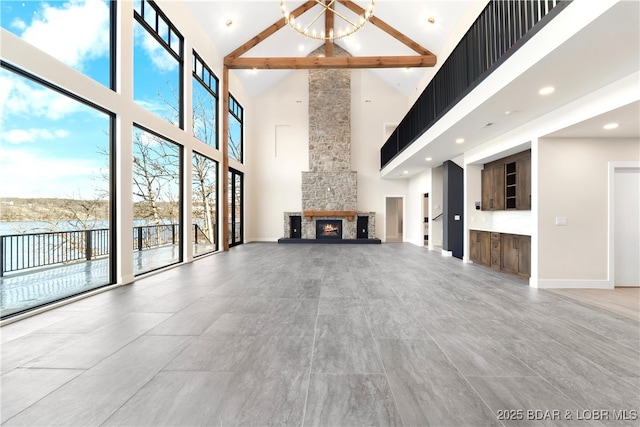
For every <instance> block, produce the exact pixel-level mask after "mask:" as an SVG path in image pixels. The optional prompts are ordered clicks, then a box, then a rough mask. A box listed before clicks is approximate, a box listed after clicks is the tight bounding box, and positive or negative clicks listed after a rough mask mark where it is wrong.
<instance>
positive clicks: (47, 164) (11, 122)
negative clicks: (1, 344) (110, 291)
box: [0, 62, 114, 317]
mask: <svg viewBox="0 0 640 427" xmlns="http://www.w3.org/2000/svg"><path fill="white" fill-rule="evenodd" d="M0 87H2V89H3V90H2V93H1V96H2V98H1V99H0V102H1V104H2V110H1V111H2V115H1V118H0V126H1V127H2V132H1V133H0V203H1V207H0V234H1V235H2V236H1V237H0V304H1V314H2V317H6V316H9V315H12V314H15V313H19V312H22V311H25V310H27V309H30V308H33V307H37V306H40V305H43V304H47V303H50V302H52V301H56V300H60V299H63V298H65V297H69V296H72V295H76V294H79V293H82V292H85V291H88V290H92V289H95V288H97V287H101V286H104V285H107V284H110V283H112V281H113V274H112V271H113V270H112V262H111V260H112V259H113V258H112V257H113V253H112V251H111V247H112V237H113V232H114V229H113V227H112V225H111V211H112V205H111V202H110V200H111V180H112V174H111V170H112V168H111V163H112V159H111V152H112V123H113V116H112V115H111V114H110V113H109V112H107V111H104V110H102V109H99V108H97V107H96V106H94V105H91V104H90V103H88V102H86V101H85V100H82V99H79V98H77V97H75V96H72V95H71V94H68V93H67V92H65V91H62V90H61V89H59V88H56V87H54V86H53V85H50V84H47V83H46V82H44V81H41V80H39V79H38V78H36V77H34V76H31V75H29V74H27V73H26V72H23V71H21V70H18V69H16V68H15V67H13V66H11V65H9V64H7V63H4V62H3V63H2V68H0Z"/></svg>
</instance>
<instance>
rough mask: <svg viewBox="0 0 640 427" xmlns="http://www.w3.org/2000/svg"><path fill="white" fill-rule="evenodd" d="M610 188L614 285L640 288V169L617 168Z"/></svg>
mask: <svg viewBox="0 0 640 427" xmlns="http://www.w3.org/2000/svg"><path fill="white" fill-rule="evenodd" d="M613 188H614V195H613V202H614V205H613V230H614V233H613V234H614V235H613V241H614V251H613V255H614V276H613V278H614V285H615V286H640V266H639V265H638V264H639V260H640V220H639V218H640V203H639V199H640V168H616V169H615V173H614V187H613Z"/></svg>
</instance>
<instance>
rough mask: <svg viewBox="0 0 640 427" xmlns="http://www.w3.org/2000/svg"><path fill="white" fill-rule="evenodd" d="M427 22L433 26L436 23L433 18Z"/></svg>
mask: <svg viewBox="0 0 640 427" xmlns="http://www.w3.org/2000/svg"><path fill="white" fill-rule="evenodd" d="M427 22H428V23H429V24H435V23H436V20H435V19H434V18H433V17H429V19H427Z"/></svg>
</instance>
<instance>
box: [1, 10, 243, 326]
mask: <svg viewBox="0 0 640 427" xmlns="http://www.w3.org/2000/svg"><path fill="white" fill-rule="evenodd" d="M165 4H166V3H165V2H157V3H156V2H153V1H149V0H134V1H131V2H116V1H115V0H49V1H3V2H0V12H1V13H0V22H1V24H2V28H3V34H2V36H3V38H4V39H3V47H4V46H9V47H10V48H11V49H7V50H6V51H4V52H5V53H4V54H3V52H2V51H0V56H2V69H1V70H0V71H1V72H0V105H1V106H2V108H1V109H0V114H1V121H0V125H1V128H2V132H1V133H0V143H1V144H0V181H2V182H0V201H1V203H2V205H1V206H0V232H1V234H4V235H7V234H15V235H19V236H20V237H19V239H22V240H18V243H15V242H9V241H8V240H7V238H6V236H5V237H2V245H0V248H2V250H1V252H2V253H0V259H1V260H2V270H1V274H0V280H1V281H2V283H1V285H2V286H0V289H1V290H2V295H1V298H2V299H1V303H2V304H1V305H2V316H3V318H4V317H5V316H11V315H13V314H16V313H19V312H23V311H25V310H30V309H32V308H34V307H36V306H40V305H43V304H49V303H51V302H52V301H57V300H60V299H63V298H67V297H68V296H71V295H77V294H79V293H82V292H84V291H87V290H93V289H95V288H97V287H100V286H104V285H108V284H113V283H127V281H130V280H132V279H131V277H132V274H133V275H136V276H137V275H140V274H144V273H147V272H149V271H152V270H156V269H159V268H163V267H165V266H168V265H173V264H176V263H180V262H182V261H183V254H184V250H183V249H184V246H182V245H185V244H186V245H193V248H194V250H193V253H194V255H195V256H199V255H203V254H207V253H211V252H213V251H216V250H218V249H219V246H220V242H219V238H220V236H219V234H221V231H222V230H224V227H227V224H221V221H220V217H221V212H220V210H221V209H222V207H223V200H222V198H221V197H220V196H219V194H221V191H222V187H221V181H222V179H221V177H222V176H224V175H222V173H223V172H222V171H221V168H220V165H221V164H222V153H221V152H220V144H222V143H228V144H231V154H230V158H231V159H232V161H235V162H242V160H243V158H242V157H243V155H242V151H243V149H242V144H243V137H242V135H243V130H242V126H243V123H242V120H243V109H242V107H241V106H240V105H239V104H238V103H237V102H236V100H235V99H233V100H232V101H231V113H230V115H231V117H232V119H231V125H230V126H231V130H230V138H229V141H224V142H222V141H220V136H219V132H218V129H217V128H218V126H219V120H218V117H217V114H218V109H219V104H218V102H219V100H218V89H219V81H218V79H217V77H216V76H215V75H214V73H213V71H212V69H211V68H210V67H208V66H207V64H206V63H205V61H204V60H203V58H208V56H207V55H205V54H204V53H205V52H206V51H207V49H208V47H209V40H201V39H199V37H200V35H199V33H198V34H196V35H195V36H194V34H193V32H191V33H189V34H190V35H191V36H193V38H192V39H191V40H190V41H189V43H188V45H189V46H194V47H196V46H201V48H202V50H203V52H202V53H203V55H202V56H200V55H198V54H197V53H196V52H195V50H194V51H193V56H192V57H188V55H189V54H190V53H191V52H187V53H186V54H185V51H184V46H185V42H184V38H183V35H182V34H181V33H180V32H179V31H178V29H177V28H176V27H175V26H174V25H173V24H172V22H171V20H170V19H169V18H170V17H169V16H167V15H165V14H164V13H163V11H162V7H163V5H165ZM167 9H169V7H168V8H167ZM124 11H128V13H127V14H126V16H127V17H126V18H125V19H132V20H133V37H127V39H126V40H121V39H117V40H116V36H115V34H116V32H115V31H114V30H115V28H117V25H116V20H117V19H118V18H119V17H121V16H125V15H124V14H123V13H122V12H124ZM5 30H6V31H5ZM187 30H188V28H187ZM7 31H8V32H10V33H11V34H9V33H8V32H7ZM189 34H187V36H188V35H189ZM19 39H22V40H19ZM25 42H28V43H31V44H32V45H34V46H35V47H36V48H38V49H40V50H41V51H42V52H41V53H38V52H35V50H34V49H32V48H31V47H29V49H20V48H21V47H23V46H24V43H25ZM121 46H122V47H124V48H125V49H124V50H125V51H129V48H130V47H131V48H132V51H131V52H132V56H133V57H132V58H131V59H132V61H131V62H130V61H126V60H125V61H122V62H119V63H118V64H117V66H118V67H120V68H118V69H116V62H115V58H116V57H117V55H116V49H118V48H119V47H121ZM16 47H17V48H18V49H16ZM21 52H26V53H25V54H21ZM27 53H28V56H27ZM185 58H186V59H185ZM192 60H193V61H192ZM185 61H186V64H189V63H192V64H193V69H192V80H191V83H192V85H191V87H192V93H191V95H192V97H191V100H192V101H191V102H190V103H191V106H190V107H191V109H192V110H191V111H190V112H187V111H185V108H187V109H188V108H189V105H188V104H186V105H185V95H184V87H183V86H186V85H185V84H184V82H185V81H187V82H188V80H185V76H184V66H185ZM129 66H131V67H129ZM79 73H82V74H84V76H83V75H80V74H79ZM85 76H86V77H88V78H85ZM116 76H117V77H118V79H119V80H120V81H121V83H122V84H121V85H118V86H117V87H118V88H119V89H121V90H118V91H117V92H116V93H114V91H115V89H116V81H115V78H116ZM130 88H132V89H133V91H132V92H131V91H129V89H130ZM136 104H137V105H136ZM138 106H141V107H143V108H144V109H146V110H147V111H150V112H151V113H153V115H152V114H148V113H147V112H146V111H142V109H141V108H138ZM188 113H191V114H192V115H191V117H189V114H188ZM158 117H160V119H158ZM188 117H189V118H190V119H193V120H192V121H191V120H190V121H189V123H190V125H189V127H190V128H191V129H186V127H185V124H186V122H185V121H184V120H185V119H186V118H188ZM165 121H166V122H169V123H171V124H172V125H174V126H175V127H173V126H168V125H167V123H166V122H165ZM131 129H133V130H131ZM180 129H184V130H185V131H186V132H187V133H188V134H185V133H184V132H183V131H181V130H180ZM191 136H193V137H194V138H192V137H191ZM185 156H189V157H187V158H186V159H185V158H184V157H185ZM190 163H191V168H192V169H191V172H192V178H193V179H192V182H191V190H192V195H193V197H192V198H190V199H187V200H185V198H184V197H183V196H184V195H183V191H185V188H184V186H185V185H189V183H188V182H187V183H185V182H184V177H185V173H184V170H183V169H185V168H188V167H189V164H190ZM236 167H237V166H236ZM239 169H242V167H239ZM187 170H188V169H187ZM120 173H123V176H124V177H125V178H124V180H123V179H119V176H118V175H117V174H120ZM225 173H226V172H225ZM231 182H232V187H233V189H232V191H231V193H230V194H233V197H232V200H231V205H232V208H231V210H232V214H231V215H230V216H231V217H232V218H233V225H231V228H232V233H231V240H232V244H237V243H241V242H242V240H243V235H242V234H243V233H242V223H243V217H242V215H243V214H242V175H241V174H240V173H239V172H237V171H235V172H234V175H233V177H232V180H231ZM129 185H131V187H129ZM32 190H33V191H32ZM116 205H117V207H118V209H116ZM189 209H190V210H191V212H190V213H191V214H190V215H188V217H190V218H192V219H193V221H192V223H191V224H184V218H185V217H187V215H186V213H187V212H188V210H189ZM45 212H46V213H45ZM129 212H132V215H130V214H129ZM43 218H44V220H43ZM40 222H46V224H45V226H42V227H41V226H39V225H41V224H40ZM131 222H132V224H131ZM9 223H10V224H9ZM25 223H28V224H25ZM116 223H117V224H123V226H122V227H118V229H117V230H116V228H115V224H116ZM9 225H10V227H9ZM189 226H190V227H191V231H192V232H187V230H189V228H188V227H189ZM59 233H66V234H59ZM31 234H33V235H36V234H37V235H41V234H42V235H47V236H54V237H49V239H50V240H48V241H46V242H44V243H43V242H42V241H40V240H37V239H39V238H40V237H37V238H36V237H33V236H27V237H25V236H26V235H31ZM131 237H132V239H131ZM130 239H131V240H132V242H131V241H130ZM12 245H13V246H12ZM16 248H19V251H20V252H21V253H20V254H19V255H15V252H16V251H17V250H18V249H16ZM34 248H35V249H34ZM43 248H47V250H46V251H45V250H44V249H43ZM45 252H46V253H45ZM116 255H117V256H116ZM119 257H122V260H123V262H118V263H117V264H116V260H117V259H119ZM16 258H20V261H19V263H20V264H18V262H17V261H15V259H16ZM131 259H133V269H132V265H131V264H129V263H128V262H129V261H130V260H131ZM58 268H60V269H58ZM34 283H35V286H34ZM16 301H17V303H16ZM5 308H6V309H7V310H5Z"/></svg>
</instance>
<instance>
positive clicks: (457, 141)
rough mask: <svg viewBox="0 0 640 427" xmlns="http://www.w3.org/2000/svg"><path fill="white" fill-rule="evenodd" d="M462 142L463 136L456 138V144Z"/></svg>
mask: <svg viewBox="0 0 640 427" xmlns="http://www.w3.org/2000/svg"><path fill="white" fill-rule="evenodd" d="M463 142H464V138H458V139H456V144H462V143H463Z"/></svg>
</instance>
